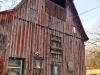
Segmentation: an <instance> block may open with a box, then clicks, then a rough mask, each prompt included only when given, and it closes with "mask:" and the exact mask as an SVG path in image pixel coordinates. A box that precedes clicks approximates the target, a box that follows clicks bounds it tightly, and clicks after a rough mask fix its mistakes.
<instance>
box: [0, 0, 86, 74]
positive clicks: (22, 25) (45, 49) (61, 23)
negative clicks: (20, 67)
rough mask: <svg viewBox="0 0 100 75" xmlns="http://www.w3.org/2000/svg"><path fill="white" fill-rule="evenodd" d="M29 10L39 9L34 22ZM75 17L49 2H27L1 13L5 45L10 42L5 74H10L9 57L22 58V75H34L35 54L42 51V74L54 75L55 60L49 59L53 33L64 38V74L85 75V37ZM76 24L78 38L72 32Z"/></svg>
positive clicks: (68, 8)
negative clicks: (5, 36)
mask: <svg viewBox="0 0 100 75" xmlns="http://www.w3.org/2000/svg"><path fill="white" fill-rule="evenodd" d="M53 6H56V7H57V10H55V11H54V9H53ZM30 8H33V9H35V10H36V18H35V19H34V18H32V17H31V16H30ZM49 8H50V9H49ZM60 9H61V10H62V11H61V12H59V10H60ZM55 12H56V13H55ZM63 13H64V14H63ZM55 14H57V15H55ZM59 15H62V16H59ZM72 17H73V13H72V11H71V8H70V6H69V5H67V7H66V9H64V8H62V7H60V6H58V5H56V4H54V3H53V2H51V1H50V0H26V1H25V2H23V3H22V5H20V6H19V7H17V8H16V9H15V10H14V11H13V12H9V13H5V14H2V13H1V14H0V20H1V21H2V20H5V21H6V22H5V23H6V24H5V28H6V29H5V30H6V32H5V31H4V33H5V34H6V35H7V42H6V43H8V42H9V43H10V46H9V47H8V49H7V51H6V57H5V66H4V75H6V73H7V66H8V59H9V57H16V58H23V59H24V74H23V75H33V74H34V71H33V70H34V69H33V60H34V56H35V52H40V57H43V58H44V60H43V69H42V71H41V75H51V70H50V68H51V67H50V65H51V61H54V60H53V59H52V58H51V56H50V35H51V34H53V35H55V36H59V37H61V50H62V52H63V56H62V61H61V62H60V63H61V75H68V74H69V75H70V74H71V72H72V75H85V74H84V72H85V68H84V66H85V64H84V44H83V38H82V36H81V34H80V31H79V27H78V26H77V24H78V23H76V21H75V20H73V18H72ZM1 21H0V22H1ZM73 25H75V26H76V28H77V31H76V32H77V33H76V34H75V35H74V34H73V33H72V27H73ZM56 61H58V60H56ZM70 61H71V62H72V65H73V66H72V68H74V69H73V70H72V71H70V70H69V71H68V67H70V66H71V65H70V64H69V65H68V62H70ZM34 75H35V74H34Z"/></svg>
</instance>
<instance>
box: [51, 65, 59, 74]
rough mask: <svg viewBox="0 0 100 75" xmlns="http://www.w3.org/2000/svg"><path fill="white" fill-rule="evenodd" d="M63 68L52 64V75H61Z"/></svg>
mask: <svg viewBox="0 0 100 75" xmlns="http://www.w3.org/2000/svg"><path fill="white" fill-rule="evenodd" d="M60 72H61V67H60V65H58V64H51V75H60Z"/></svg>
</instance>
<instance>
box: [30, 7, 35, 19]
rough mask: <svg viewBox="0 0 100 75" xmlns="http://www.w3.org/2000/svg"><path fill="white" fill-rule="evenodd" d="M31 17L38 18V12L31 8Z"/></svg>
mask: <svg viewBox="0 0 100 75" xmlns="http://www.w3.org/2000/svg"><path fill="white" fill-rule="evenodd" d="M30 16H31V17H33V18H36V10H34V9H32V8H30Z"/></svg>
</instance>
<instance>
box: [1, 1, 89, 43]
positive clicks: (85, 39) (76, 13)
mask: <svg viewBox="0 0 100 75" xmlns="http://www.w3.org/2000/svg"><path fill="white" fill-rule="evenodd" d="M26 1H27V0H22V1H21V2H20V3H19V4H17V5H16V6H15V7H14V8H13V9H10V10H5V11H1V12H0V14H1V13H7V12H12V11H14V10H16V9H17V8H19V7H20V6H21V5H22V4H23V3H24V2H26ZM69 2H70V3H71V7H72V10H74V13H75V15H78V12H77V10H76V8H75V5H74V3H73V0H69ZM76 18H77V20H78V22H79V25H80V27H81V30H82V33H83V35H84V41H87V40H88V39H89V38H88V36H87V35H86V33H85V31H84V28H83V26H82V23H81V20H80V18H79V16H76Z"/></svg>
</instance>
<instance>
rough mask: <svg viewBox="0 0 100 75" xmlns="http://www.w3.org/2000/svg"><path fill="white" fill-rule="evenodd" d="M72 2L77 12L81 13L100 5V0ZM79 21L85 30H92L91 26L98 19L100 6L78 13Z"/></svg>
mask: <svg viewBox="0 0 100 75" xmlns="http://www.w3.org/2000/svg"><path fill="white" fill-rule="evenodd" d="M74 4H75V6H76V9H77V11H78V13H79V14H80V13H82V12H85V11H88V10H90V9H93V8H95V7H98V6H100V0H74ZM80 18H81V22H82V24H83V26H84V28H85V29H86V30H89V31H92V28H93V27H94V26H95V25H96V23H97V21H98V20H99V19H100V7H99V8H97V9H95V10H92V11H90V12H87V13H85V14H83V15H80Z"/></svg>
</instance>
